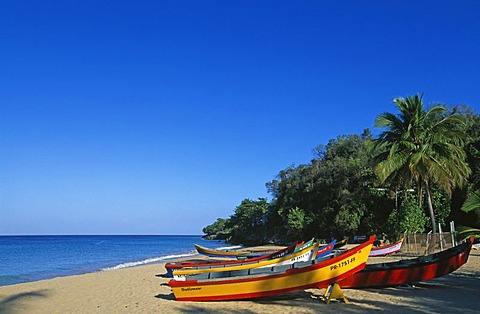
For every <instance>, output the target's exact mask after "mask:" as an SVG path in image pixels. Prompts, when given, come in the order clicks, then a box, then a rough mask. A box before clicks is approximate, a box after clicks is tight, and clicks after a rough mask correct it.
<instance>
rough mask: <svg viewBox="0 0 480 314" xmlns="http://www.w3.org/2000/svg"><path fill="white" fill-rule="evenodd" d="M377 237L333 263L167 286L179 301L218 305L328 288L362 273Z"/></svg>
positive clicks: (305, 263) (333, 260)
mask: <svg viewBox="0 0 480 314" xmlns="http://www.w3.org/2000/svg"><path fill="white" fill-rule="evenodd" d="M374 239H375V236H371V237H370V239H369V240H368V241H367V242H365V243H363V244H360V245H358V246H357V247H354V248H352V249H350V250H347V251H345V252H343V253H342V254H340V255H338V256H335V257H333V258H330V259H324V260H319V261H318V260H313V261H310V262H303V263H294V264H292V265H289V266H288V267H287V268H283V267H279V270H278V272H277V273H275V274H270V273H267V274H255V275H247V276H236V277H230V278H220V279H204V280H186V281H179V280H175V279H172V280H170V281H169V283H168V285H169V286H170V288H171V289H172V291H173V294H174V295H175V298H176V299H177V300H178V301H218V300H235V299H250V298H258V297H266V296H275V295H281V294H285V293H289V292H293V291H298V290H305V289H309V288H325V287H327V286H329V285H331V284H335V283H337V282H339V283H340V284H341V280H342V279H344V278H347V277H349V276H351V275H353V274H354V273H356V272H358V271H360V270H362V269H363V268H364V267H365V264H366V262H367V259H368V254H369V253H370V250H371V248H372V245H373V240H374Z"/></svg>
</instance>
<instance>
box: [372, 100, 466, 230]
mask: <svg viewBox="0 0 480 314" xmlns="http://www.w3.org/2000/svg"><path fill="white" fill-rule="evenodd" d="M393 102H394V103H395V104H396V106H397V108H398V110H399V112H400V113H399V114H398V115H394V114H393V113H388V112H386V113H383V114H381V115H380V116H378V117H377V119H376V121H375V127H381V128H385V130H384V131H383V132H382V133H381V134H380V135H379V137H378V138H376V139H374V140H373V148H374V151H375V152H378V153H377V155H376V156H375V162H376V164H377V165H376V169H375V170H376V173H377V175H378V177H379V179H380V181H381V183H390V184H391V185H392V186H394V187H395V188H397V187H403V188H411V187H412V186H413V185H414V183H415V184H416V187H417V189H418V195H419V200H420V207H421V206H422V195H423V190H424V189H425V192H426V193H425V194H426V195H425V196H426V201H427V206H428V211H429V214H430V219H431V222H432V230H433V232H434V233H436V230H437V229H436V224H435V215H434V211H433V205H432V196H431V185H432V183H435V184H437V185H438V186H439V187H440V188H442V189H444V190H445V191H446V192H447V193H449V194H451V192H452V189H453V188H454V187H461V186H463V184H464V183H465V182H466V180H467V178H468V176H469V174H470V168H469V167H468V164H467V163H466V162H465V152H464V150H463V137H462V135H463V122H462V121H461V120H460V119H459V118H458V117H457V116H456V115H455V114H448V113H447V109H446V108H445V106H442V105H435V106H433V107H431V108H430V109H428V110H426V109H425V108H424V105H423V100H422V96H419V95H415V96H413V97H407V98H396V99H394V100H393Z"/></svg>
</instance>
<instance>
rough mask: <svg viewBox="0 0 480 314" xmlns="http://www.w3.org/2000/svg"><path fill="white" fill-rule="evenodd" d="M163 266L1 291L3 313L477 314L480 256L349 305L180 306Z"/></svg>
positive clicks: (351, 294)
mask: <svg viewBox="0 0 480 314" xmlns="http://www.w3.org/2000/svg"><path fill="white" fill-rule="evenodd" d="M164 274H165V268H164V264H153V265H146V266H139V267H133V268H124V269H118V270H112V271H103V272H97V273H91V274H84V275H78V276H69V277H60V278H55V279H51V280H42V281H37V282H32V283H24V284H17V285H12V286H4V287H0V313H202V312H203V313H213V312H217V313H218V312H221V313H318V312H322V313H339V312H341V313H365V312H370V311H389V312H391V313H464V314H466V313H479V312H480V251H478V250H477V251H474V250H472V253H471V254H470V257H469V260H468V262H467V264H465V265H464V266H462V267H461V268H460V269H458V270H457V271H455V272H454V273H452V274H450V275H447V276H445V277H442V278H437V279H434V280H431V281H426V282H422V283H418V284H415V287H414V288H412V287H405V288H384V289H363V290H356V289H345V290H344V293H345V296H346V297H347V298H348V300H349V301H350V303H349V304H345V303H342V302H332V303H330V304H328V305H327V304H325V303H324V302H322V301H321V300H320V299H319V296H321V295H322V293H323V292H324V289H322V290H319V289H309V290H306V291H300V292H296V293H290V294H286V295H283V296H279V297H271V298H262V299H256V300H247V301H243V300H242V301H223V302H177V301H175V298H174V296H173V294H172V292H171V290H170V288H169V287H168V286H167V285H166V284H167V282H168V280H169V279H168V278H165V277H163V275H164Z"/></svg>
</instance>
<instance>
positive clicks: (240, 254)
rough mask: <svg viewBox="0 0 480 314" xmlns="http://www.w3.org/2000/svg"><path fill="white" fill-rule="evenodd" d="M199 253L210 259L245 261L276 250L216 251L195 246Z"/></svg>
mask: <svg viewBox="0 0 480 314" xmlns="http://www.w3.org/2000/svg"><path fill="white" fill-rule="evenodd" d="M194 245H195V248H196V249H197V252H198V253H200V254H202V255H205V256H208V257H220V258H237V259H245V258H252V257H258V256H264V255H268V254H273V253H275V252H276V251H275V250H224V251H222V250H215V249H209V248H206V247H203V246H201V245H198V244H194Z"/></svg>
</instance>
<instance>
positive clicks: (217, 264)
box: [165, 239, 336, 277]
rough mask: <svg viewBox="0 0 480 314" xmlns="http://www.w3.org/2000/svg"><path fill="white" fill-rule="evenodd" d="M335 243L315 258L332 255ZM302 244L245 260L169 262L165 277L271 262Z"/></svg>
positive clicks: (326, 246)
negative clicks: (187, 271) (183, 271)
mask: <svg viewBox="0 0 480 314" xmlns="http://www.w3.org/2000/svg"><path fill="white" fill-rule="evenodd" d="M309 242H311V243H312V244H313V239H312V240H310V241H309ZM309 242H307V243H309ZM335 243H336V241H335V240H333V241H332V242H330V243H328V244H325V245H323V246H321V247H319V248H318V250H317V252H316V255H315V258H322V257H324V256H327V255H328V254H330V253H332V251H333V248H334V246H335ZM303 244H304V242H303V241H302V242H301V244H293V245H291V246H289V247H286V248H284V249H281V250H278V251H277V252H275V253H273V254H268V255H264V256H259V257H253V258H249V259H245V260H213V261H212V260H197V261H184V262H169V263H167V264H165V269H166V270H167V277H173V271H174V270H178V269H183V268H185V269H188V268H195V267H225V266H227V265H241V264H244V263H252V262H257V261H262V260H272V259H276V258H280V257H283V256H286V255H288V254H292V253H295V252H297V251H298V250H299V249H300V248H301V247H302V245H303Z"/></svg>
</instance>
